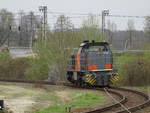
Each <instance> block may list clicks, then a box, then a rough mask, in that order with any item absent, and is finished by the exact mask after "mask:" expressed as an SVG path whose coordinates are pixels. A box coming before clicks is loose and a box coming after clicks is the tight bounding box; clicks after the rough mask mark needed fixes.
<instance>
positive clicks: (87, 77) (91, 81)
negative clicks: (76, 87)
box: [86, 74, 96, 85]
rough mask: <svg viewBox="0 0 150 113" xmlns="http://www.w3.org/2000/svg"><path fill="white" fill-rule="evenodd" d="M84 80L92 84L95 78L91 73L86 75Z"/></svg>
mask: <svg viewBox="0 0 150 113" xmlns="http://www.w3.org/2000/svg"><path fill="white" fill-rule="evenodd" d="M86 82H87V83H89V84H91V85H93V84H94V83H95V82H96V78H93V77H92V74H87V75H86Z"/></svg>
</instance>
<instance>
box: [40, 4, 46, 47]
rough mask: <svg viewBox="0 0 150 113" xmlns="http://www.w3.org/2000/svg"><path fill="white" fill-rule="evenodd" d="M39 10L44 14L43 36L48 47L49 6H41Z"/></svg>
mask: <svg viewBox="0 0 150 113" xmlns="http://www.w3.org/2000/svg"><path fill="white" fill-rule="evenodd" d="M39 10H40V11H41V12H42V13H43V36H44V41H45V45H46V41H47V6H40V7H39Z"/></svg>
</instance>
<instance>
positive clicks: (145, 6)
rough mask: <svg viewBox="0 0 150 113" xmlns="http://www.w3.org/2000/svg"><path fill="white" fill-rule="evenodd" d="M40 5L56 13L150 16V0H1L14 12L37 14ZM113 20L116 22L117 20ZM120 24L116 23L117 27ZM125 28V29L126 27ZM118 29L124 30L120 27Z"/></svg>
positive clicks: (139, 22)
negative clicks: (104, 12) (107, 12)
mask: <svg viewBox="0 0 150 113" xmlns="http://www.w3.org/2000/svg"><path fill="white" fill-rule="evenodd" d="M40 5H47V6H48V11H54V12H66V13H94V14H98V13H99V14H100V13H101V11H102V10H104V9H109V10H110V13H111V14H112V15H118V14H121V15H132V16H147V15H150V0H0V8H6V9H8V10H9V11H12V12H18V11H19V10H24V11H26V12H28V11H31V10H32V11H36V12H37V11H38V7H39V6H40ZM112 20H113V21H114V22H115V19H112ZM116 20H117V19H116ZM134 21H136V22H135V23H136V24H137V25H135V26H136V27H140V29H141V28H142V27H143V20H141V19H139V20H137V19H134ZM120 22H121V19H120ZM120 22H119V20H117V21H116V23H117V26H118V23H120ZM123 26H124V28H125V25H123ZM118 28H121V29H122V27H119V26H118Z"/></svg>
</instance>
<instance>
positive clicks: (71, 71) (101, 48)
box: [66, 41, 119, 86]
mask: <svg viewBox="0 0 150 113" xmlns="http://www.w3.org/2000/svg"><path fill="white" fill-rule="evenodd" d="M66 76H67V80H68V81H69V82H71V83H72V84H75V85H78V86H85V85H90V86H109V85H110V84H112V83H113V82H115V81H117V80H118V79H119V75H118V73H117V71H116V69H115V68H114V67H113V54H112V51H111V49H110V47H109V44H108V43H107V42H95V41H92V42H89V41H84V42H83V43H81V45H80V47H79V49H78V51H77V52H76V53H75V54H73V55H71V60H70V63H69V66H68V70H67V75H66Z"/></svg>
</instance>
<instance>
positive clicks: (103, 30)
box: [102, 10, 109, 38]
mask: <svg viewBox="0 0 150 113" xmlns="http://www.w3.org/2000/svg"><path fill="white" fill-rule="evenodd" d="M108 15H109V10H103V11H102V37H103V38H104V35H105V17H106V16H108Z"/></svg>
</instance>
